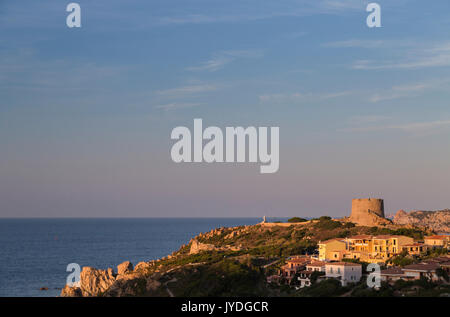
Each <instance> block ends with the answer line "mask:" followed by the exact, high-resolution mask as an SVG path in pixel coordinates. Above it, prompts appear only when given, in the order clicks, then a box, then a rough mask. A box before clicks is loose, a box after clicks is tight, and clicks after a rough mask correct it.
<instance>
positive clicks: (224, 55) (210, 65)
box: [187, 50, 263, 72]
mask: <svg viewBox="0 0 450 317" xmlns="http://www.w3.org/2000/svg"><path fill="white" fill-rule="evenodd" d="M261 56H263V53H262V51H260V50H231V51H222V52H218V53H215V54H213V56H212V57H211V58H210V59H209V60H207V61H205V62H203V63H201V65H199V66H193V67H188V68H187V70H190V71H210V72H215V71H217V70H219V69H222V68H223V67H224V66H225V65H227V64H229V63H231V62H233V61H235V60H236V59H238V58H257V57H261Z"/></svg>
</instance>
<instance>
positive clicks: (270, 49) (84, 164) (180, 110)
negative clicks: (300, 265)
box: [0, 0, 450, 217]
mask: <svg viewBox="0 0 450 317" xmlns="http://www.w3.org/2000/svg"><path fill="white" fill-rule="evenodd" d="M68 3H69V1H67V3H66V2H64V1H60V0H58V1H56V0H46V1H38V2H37V1H31V0H23V1H12V0H5V1H2V2H1V3H0V148H1V156H0V216H5V217H14V216H17V217H26V216H36V217H41V216H45V217H58V216H60V217H66V216H72V217H77V216H79V217H83V216H99V217H100V216H110V217H116V216H122V217H125V216H133V217H134V216H184V217H189V216H222V217H227V216H262V215H264V214H265V215H267V216H294V215H298V216H316V215H324V214H328V215H331V216H343V215H346V214H348V213H349V211H350V201H351V198H355V197H366V196H371V197H375V196H377V197H382V198H385V206H386V209H387V212H388V213H389V212H395V211H396V210H398V209H400V208H403V209H406V210H410V209H427V210H430V209H440V208H448V207H450V202H449V200H448V188H450V177H449V176H450V167H449V166H448V165H449V164H448V162H449V156H450V147H449V133H450V106H449V102H448V100H449V95H450V94H449V87H450V73H449V69H450V68H449V67H450V37H449V33H450V32H449V31H448V30H450V18H449V17H448V12H449V9H450V3H449V2H448V1H446V0H437V1H433V3H432V5H431V4H430V3H427V2H425V1H415V0H397V1H378V3H379V4H380V5H381V7H382V26H383V27H382V28H376V29H375V28H373V29H370V28H368V27H367V26H366V24H365V20H366V17H367V14H368V13H367V12H366V11H365V7H366V4H367V3H368V1H363V0H355V1H353V0H346V1H344V0H323V1H320V0H318V1H306V0H288V1H285V0H280V1H260V0H259V1H256V0H251V1H247V0H240V1H234V0H233V1H230V0H228V1H222V0H220V1H219V0H208V1H203V0H202V1H194V0H183V1H173V0H165V1H143V0H141V1H137V0H130V1H117V0H110V1H101V0H96V1H78V3H79V4H80V5H81V8H82V28H80V29H69V28H67V26H66V24H65V20H66V16H67V13H66V12H65V6H66V5H67V4H68ZM194 118H202V119H203V124H204V126H210V125H215V126H219V127H225V126H238V125H242V126H279V127H280V170H279V172H278V173H276V174H273V175H261V174H259V165H258V164H240V165H236V164H212V165H206V164H197V165H196V164H174V163H173V162H172V161H171V159H170V155H169V153H170V147H171V145H172V142H171V140H170V132H171V130H172V129H173V128H174V127H176V126H180V125H183V126H188V127H192V124H193V119H194Z"/></svg>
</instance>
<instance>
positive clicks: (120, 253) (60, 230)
mask: <svg viewBox="0 0 450 317" xmlns="http://www.w3.org/2000/svg"><path fill="white" fill-rule="evenodd" d="M260 221H261V219H260V218H258V219H256V218H208V219H207V218H188V219H182V218H176V219H173V218H172V219H168V218H165V219H160V218H159V219H156V218H153V219H152V218H146V219H0V296H58V295H59V293H60V292H61V288H62V287H63V286H64V285H65V281H66V277H67V275H68V274H69V273H67V272H66V267H67V264H69V263H78V264H79V265H80V266H93V267H96V268H107V267H114V268H116V266H117V265H118V264H120V263H122V262H123V261H126V260H129V261H131V262H132V263H133V264H137V263H138V262H140V261H148V260H153V259H157V258H161V257H163V256H166V255H168V254H170V253H172V252H173V251H175V250H178V249H179V247H180V246H181V245H182V244H185V243H187V242H188V241H189V240H190V239H191V238H192V237H194V236H195V235H197V234H198V233H200V232H206V231H210V230H211V229H214V228H218V227H229V226H238V225H251V224H255V223H257V222H260ZM41 287H48V291H41V290H39V289H40V288H41Z"/></svg>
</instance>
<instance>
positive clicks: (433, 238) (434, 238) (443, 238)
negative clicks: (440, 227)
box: [425, 235, 449, 240]
mask: <svg viewBox="0 0 450 317" xmlns="http://www.w3.org/2000/svg"><path fill="white" fill-rule="evenodd" d="M425 239H431V240H445V239H449V236H444V235H435V236H429V237H425Z"/></svg>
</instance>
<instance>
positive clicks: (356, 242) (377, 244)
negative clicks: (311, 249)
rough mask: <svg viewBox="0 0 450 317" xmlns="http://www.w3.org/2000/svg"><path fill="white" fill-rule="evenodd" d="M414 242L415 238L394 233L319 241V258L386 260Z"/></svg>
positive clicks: (365, 260) (330, 259)
mask: <svg viewBox="0 0 450 317" xmlns="http://www.w3.org/2000/svg"><path fill="white" fill-rule="evenodd" d="M413 243H414V239H413V238H410V237H406V236H394V235H379V236H372V235H358V236H353V237H349V238H346V239H332V240H328V241H324V242H321V243H319V260H322V261H324V260H327V261H341V260H342V259H359V260H361V261H363V262H369V263H379V262H385V261H386V260H388V259H389V258H390V257H392V256H394V255H396V254H399V253H401V252H402V250H403V246H404V245H408V244H413Z"/></svg>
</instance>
